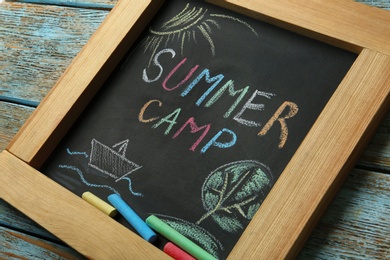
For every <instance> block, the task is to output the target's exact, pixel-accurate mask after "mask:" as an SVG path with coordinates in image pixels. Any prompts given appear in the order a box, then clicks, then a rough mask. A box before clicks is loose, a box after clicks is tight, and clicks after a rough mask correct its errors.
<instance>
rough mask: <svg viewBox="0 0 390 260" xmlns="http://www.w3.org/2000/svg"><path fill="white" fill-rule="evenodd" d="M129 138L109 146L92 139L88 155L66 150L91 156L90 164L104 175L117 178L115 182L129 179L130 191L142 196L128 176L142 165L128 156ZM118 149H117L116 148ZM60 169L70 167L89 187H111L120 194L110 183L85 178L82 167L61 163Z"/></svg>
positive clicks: (86, 156) (77, 154)
mask: <svg viewBox="0 0 390 260" xmlns="http://www.w3.org/2000/svg"><path fill="white" fill-rule="evenodd" d="M128 142H129V140H124V141H121V142H119V143H116V144H114V145H113V146H112V147H109V146H107V145H105V144H103V143H101V142H99V141H97V140H96V139H92V141H91V153H90V155H88V154H87V153H86V152H83V151H73V150H71V149H69V148H67V149H66V152H67V153H68V154H69V155H70V156H83V157H85V158H86V159H88V158H89V162H88V166H89V167H91V168H93V169H95V170H97V171H98V172H100V173H103V174H104V175H107V176H109V177H111V178H112V179H114V180H115V182H118V181H121V180H125V181H128V189H129V191H130V192H131V193H132V194H133V195H134V196H137V197H142V196H143V195H142V193H139V192H135V191H134V190H133V188H132V181H131V179H130V178H129V177H128V176H129V174H130V173H133V172H134V171H136V170H138V169H140V168H141V167H142V166H140V165H138V164H136V163H134V162H132V161H130V160H129V159H128V158H126V151H127V145H128ZM115 149H116V150H115ZM58 167H59V168H60V169H68V170H71V171H74V172H76V173H77V174H78V175H79V177H80V180H81V181H82V182H83V183H84V184H85V185H86V186H88V187H94V188H104V189H109V190H111V191H112V192H114V193H116V194H118V195H119V192H118V191H117V190H116V189H114V188H112V187H111V186H109V185H105V184H104V185H103V184H95V183H91V182H90V181H87V180H86V179H85V177H84V176H85V174H84V173H83V171H82V169H80V168H78V167H76V166H72V165H59V166H58Z"/></svg>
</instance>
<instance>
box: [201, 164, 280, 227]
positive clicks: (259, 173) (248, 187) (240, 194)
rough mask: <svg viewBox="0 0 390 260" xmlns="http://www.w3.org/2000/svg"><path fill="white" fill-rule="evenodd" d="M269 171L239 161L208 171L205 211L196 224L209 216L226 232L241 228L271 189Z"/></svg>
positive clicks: (261, 165) (262, 166) (204, 202)
mask: <svg viewBox="0 0 390 260" xmlns="http://www.w3.org/2000/svg"><path fill="white" fill-rule="evenodd" d="M271 180H272V175H271V171H270V169H269V168H268V167H267V166H266V165H264V164H261V163H259V162H257V161H251V160H247V161H238V162H233V163H230V164H226V165H223V166H221V167H219V168H218V169H216V170H215V171H213V172H211V174H210V175H209V176H208V177H207V178H206V180H205V182H204V183H203V186H202V202H203V207H204V208H205V210H207V213H206V214H204V215H203V216H202V217H201V218H200V219H199V221H198V222H197V223H196V224H200V223H201V222H202V221H203V220H205V219H207V218H209V217H211V218H212V219H213V220H214V221H215V222H216V223H218V224H219V225H220V227H221V228H222V229H224V230H226V231H228V232H235V231H237V230H241V229H243V228H244V226H243V223H244V222H246V221H247V220H250V219H252V218H253V216H254V215H255V213H256V211H257V210H258V209H259V207H260V204H261V202H262V200H263V199H264V197H265V196H266V194H267V193H268V191H269V190H270V188H271Z"/></svg>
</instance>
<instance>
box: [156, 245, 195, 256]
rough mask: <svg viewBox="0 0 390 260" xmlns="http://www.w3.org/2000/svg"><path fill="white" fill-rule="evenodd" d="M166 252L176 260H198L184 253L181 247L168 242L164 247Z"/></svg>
mask: <svg viewBox="0 0 390 260" xmlns="http://www.w3.org/2000/svg"><path fill="white" fill-rule="evenodd" d="M164 252H165V253H166V254H168V255H169V256H171V257H173V258H174V259H176V260H196V259H195V258H193V257H192V256H190V255H189V254H187V253H186V252H185V251H183V250H182V249H181V248H180V247H178V246H176V245H175V244H173V243H171V242H168V243H167V244H166V245H165V246H164Z"/></svg>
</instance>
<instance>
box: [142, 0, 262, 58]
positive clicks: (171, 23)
mask: <svg viewBox="0 0 390 260" xmlns="http://www.w3.org/2000/svg"><path fill="white" fill-rule="evenodd" d="M219 19H225V20H232V21H234V22H237V23H240V24H242V25H243V26H245V27H247V28H248V29H249V30H250V31H252V33H253V34H254V35H256V36H258V35H257V32H256V31H255V29H253V28H252V27H251V26H250V25H249V24H248V23H246V22H244V21H242V20H240V19H238V18H236V17H233V16H230V15H224V14H216V13H209V11H208V9H205V8H202V7H191V6H190V4H187V5H186V6H185V8H184V9H183V10H182V11H181V12H180V13H178V14H177V15H175V16H174V17H172V18H171V19H170V20H168V21H166V22H164V23H163V24H162V26H161V27H160V28H153V27H151V28H149V32H150V33H151V34H152V35H150V36H148V37H146V38H145V40H144V41H143V46H144V52H145V53H146V52H148V51H151V52H152V55H151V57H154V54H155V53H156V52H157V50H159V49H160V47H161V46H162V45H164V46H165V47H166V46H167V45H168V43H170V42H174V41H176V42H179V43H180V48H181V54H182V55H183V52H184V48H185V44H186V42H191V41H193V42H195V43H196V42H197V38H198V37H203V38H204V39H206V40H207V42H208V44H209V48H210V52H211V54H212V55H213V56H215V53H216V47H215V43H214V40H213V30H215V29H221V25H220V24H219V23H218V20H219ZM151 59H152V58H151ZM151 59H150V61H149V64H150V62H151Z"/></svg>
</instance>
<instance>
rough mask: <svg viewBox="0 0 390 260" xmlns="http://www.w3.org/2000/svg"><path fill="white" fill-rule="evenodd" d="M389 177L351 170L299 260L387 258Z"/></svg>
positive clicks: (389, 248)
mask: <svg viewBox="0 0 390 260" xmlns="http://www.w3.org/2000/svg"><path fill="white" fill-rule="evenodd" d="M389 184H390V175H386V174H380V173H376V172H368V171H364V170H354V171H352V172H351V174H350V175H349V176H348V178H347V180H346V181H345V183H344V185H343V187H342V189H341V190H340V192H339V193H338V195H337V196H336V198H335V200H334V201H333V203H332V204H331V205H330V207H329V208H328V210H327V211H326V212H325V214H324V215H323V217H322V218H321V221H320V222H319V224H318V226H317V228H316V229H315V230H314V232H313V234H312V235H311V237H310V238H309V239H308V241H307V243H306V245H305V247H304V249H303V250H302V252H301V254H300V256H299V259H347V258H348V259H362V260H363V259H386V258H387V257H388V256H390V246H389V245H390V236H389V234H390V215H389V212H390V185H389Z"/></svg>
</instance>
